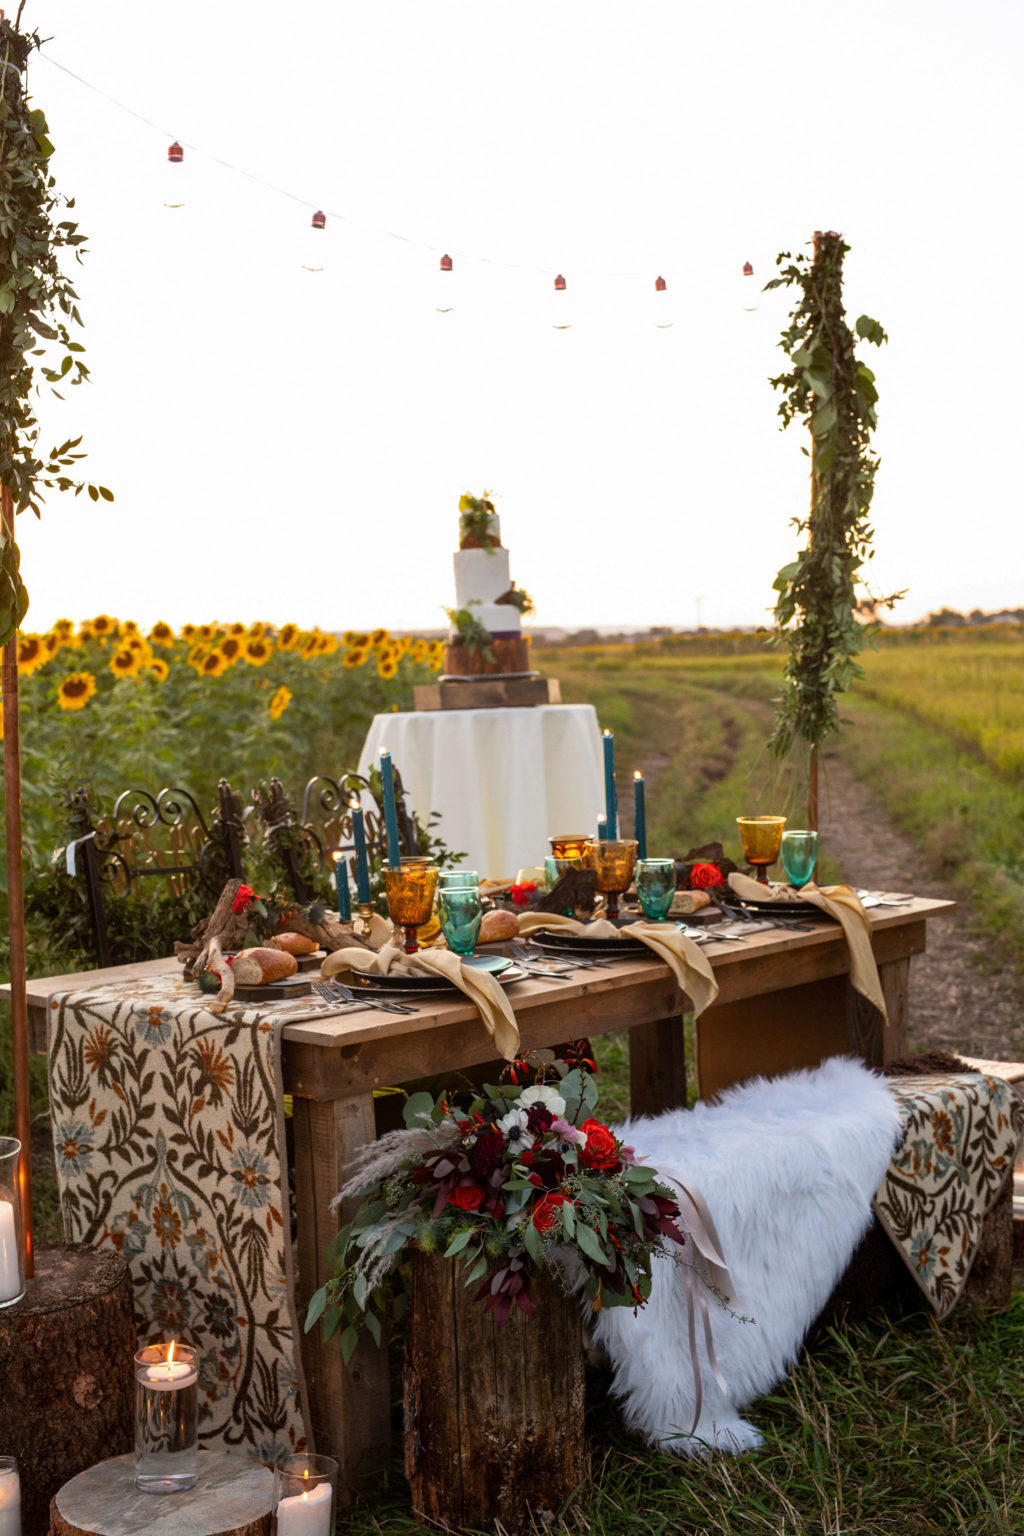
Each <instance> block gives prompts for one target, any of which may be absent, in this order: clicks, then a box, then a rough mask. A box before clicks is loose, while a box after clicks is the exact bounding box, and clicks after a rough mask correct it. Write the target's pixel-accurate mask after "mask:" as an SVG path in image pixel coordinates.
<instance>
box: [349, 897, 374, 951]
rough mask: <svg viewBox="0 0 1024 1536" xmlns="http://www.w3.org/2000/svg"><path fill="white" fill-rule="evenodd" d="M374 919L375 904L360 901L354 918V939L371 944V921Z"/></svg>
mask: <svg viewBox="0 0 1024 1536" xmlns="http://www.w3.org/2000/svg"><path fill="white" fill-rule="evenodd" d="M372 917H373V902H372V901H360V902H357V903H356V910H355V912H354V913H353V916H352V937H353V938H356V939H363V940H364V942H366V943H367V944H368V943H369V942H370V919H371V918H372Z"/></svg>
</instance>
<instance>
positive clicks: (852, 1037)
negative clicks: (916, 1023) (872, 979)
mask: <svg viewBox="0 0 1024 1536" xmlns="http://www.w3.org/2000/svg"><path fill="white" fill-rule="evenodd" d="M878 979H879V981H880V983H881V986H882V996H883V997H884V998H885V1009H886V1013H887V1014H888V1016H889V1019H888V1023H886V1022H885V1020H884V1019H883V1018H882V1015H881V1014H880V1013H879V1012H878V1009H877V1008H874V1007H873V1006H872V1005H871V1003H869V1002H868V1000H867V998H866V997H862V996H861V994H860V993H859V992H855V991H854V990H853V987H852V986H850V985H849V983H847V987H846V1028H847V1033H848V1037H849V1043H850V1050H851V1052H852V1053H853V1055H855V1056H859V1057H860V1058H861V1060H862V1061H866V1062H867V1064H868V1066H869V1067H878V1068H882V1067H884V1066H885V1065H886V1064H887V1063H888V1062H890V1061H896V1060H898V1058H899V1057H901V1056H905V1055H906V1054H907V1014H908V1005H909V999H910V956H909V955H904V956H903V958H902V959H900V960H888V961H886V962H885V963H884V964H883V965H880V966H879V967H878Z"/></svg>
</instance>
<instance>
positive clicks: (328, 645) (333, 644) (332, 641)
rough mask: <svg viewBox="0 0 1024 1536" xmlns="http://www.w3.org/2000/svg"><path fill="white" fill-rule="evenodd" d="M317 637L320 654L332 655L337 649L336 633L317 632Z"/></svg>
mask: <svg viewBox="0 0 1024 1536" xmlns="http://www.w3.org/2000/svg"><path fill="white" fill-rule="evenodd" d="M317 639H318V641H319V643H320V655H321V656H333V655H334V653H335V651H336V650H337V649H338V637H337V635H323V634H320V633H319V632H318V634H317Z"/></svg>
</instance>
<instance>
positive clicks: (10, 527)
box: [0, 485, 35, 1279]
mask: <svg viewBox="0 0 1024 1536" xmlns="http://www.w3.org/2000/svg"><path fill="white" fill-rule="evenodd" d="M0 512H2V518H3V531H4V537H5V538H7V539H13V538H14V503H13V501H12V498H11V493H10V491H9V489H8V488H7V486H6V485H5V486H3V487H0ZM2 680H3V720H4V820H5V824H6V829H7V922H8V927H9V930H10V940H11V1036H12V1045H13V1054H14V1134H15V1136H17V1138H18V1140H19V1141H20V1142H21V1147H22V1153H21V1160H20V1164H19V1168H20V1193H21V1225H22V1231H23V1233H24V1241H25V1275H26V1278H28V1279H31V1278H32V1276H33V1275H34V1274H35V1260H34V1257H33V1254H34V1242H33V1230H32V1115H31V1111H30V1108H29V1086H28V997H27V992H26V976H27V971H26V968H25V883H24V879H23V872H22V863H21V744H20V739H19V736H18V637H17V635H14V636H13V637H12V638H11V639H10V640H8V642H7V644H6V645H5V646H4V648H3V666H2Z"/></svg>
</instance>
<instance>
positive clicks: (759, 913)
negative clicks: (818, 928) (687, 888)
mask: <svg viewBox="0 0 1024 1536" xmlns="http://www.w3.org/2000/svg"><path fill="white" fill-rule="evenodd" d="M721 906H722V911H723V912H725V914H726V916H728V913H729V909H730V908H732V910H733V911H737V910H738V911H742V912H749V913H750V915H751V917H772V916H774V917H802V918H803V919H804V921H805V922H807V923H820V922H829V923H835V922H838V918H835V917H833V916H832V914H831V912H825V911H823V909H822V908H821V907H815V906H813V905H812V904H811V902H809V901H748V900H747V899H746V898H744V899H743V900H742V901H741V900H740V898H739V897H738V896H736V897H734V898H733V899H732V900H729V899H728V898H727V899H726V900H725V901H723V902H722V903H721Z"/></svg>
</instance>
